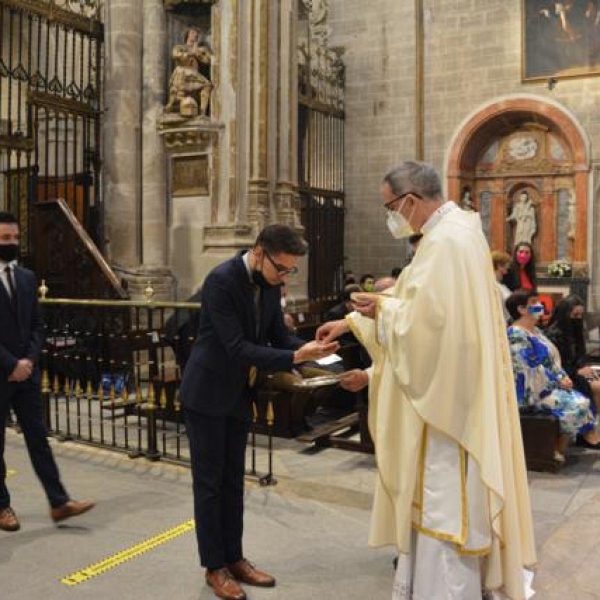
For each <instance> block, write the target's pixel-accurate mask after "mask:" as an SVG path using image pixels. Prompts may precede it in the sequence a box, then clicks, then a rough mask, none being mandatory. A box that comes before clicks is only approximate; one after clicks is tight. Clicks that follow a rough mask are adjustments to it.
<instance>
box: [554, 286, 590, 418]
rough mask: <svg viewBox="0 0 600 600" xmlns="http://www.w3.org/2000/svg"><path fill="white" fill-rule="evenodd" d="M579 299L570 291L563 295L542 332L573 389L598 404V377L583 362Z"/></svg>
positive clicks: (581, 316) (583, 345)
mask: <svg viewBox="0 0 600 600" xmlns="http://www.w3.org/2000/svg"><path fill="white" fill-rule="evenodd" d="M584 313H585V305H584V303H583V300H582V299H581V298H580V297H579V296H576V295H575V294H572V295H570V296H567V297H566V298H563V299H562V300H561V301H560V302H559V303H558V304H557V305H556V308H555V309H554V312H553V313H552V316H551V317H550V321H549V323H548V328H547V329H546V336H547V337H548V338H549V339H550V340H551V341H552V342H553V343H554V345H555V346H556V347H557V348H558V351H559V353H560V359H561V362H562V366H563V368H564V369H565V371H566V372H567V374H568V375H569V377H570V378H571V379H572V380H573V385H574V386H575V389H577V390H579V391H580V392H581V393H582V394H585V395H586V396H587V397H588V398H590V399H593V401H594V403H593V406H594V408H596V410H597V409H598V407H600V378H599V377H598V375H597V374H596V372H595V371H594V369H592V368H591V367H590V366H589V365H588V364H586V349H585V337H584V334H583V315H584Z"/></svg>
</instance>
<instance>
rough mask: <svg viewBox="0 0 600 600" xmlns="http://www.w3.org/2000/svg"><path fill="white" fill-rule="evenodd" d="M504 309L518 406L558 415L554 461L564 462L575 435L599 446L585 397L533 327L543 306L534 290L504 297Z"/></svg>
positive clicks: (594, 424) (547, 343)
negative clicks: (507, 320)
mask: <svg viewBox="0 0 600 600" xmlns="http://www.w3.org/2000/svg"><path fill="white" fill-rule="evenodd" d="M506 308H507V309H508V312H509V314H510V316H511V317H512V319H513V322H512V325H511V326H510V327H509V328H508V340H509V343H510V351H511V357H512V363H513V370H514V374H515V385H516V389H517V399H518V402H519V406H522V407H525V406H535V407H537V408H539V409H540V410H541V411H543V412H547V413H549V414H553V415H554V416H556V417H557V418H558V422H559V429H560V438H559V443H558V447H557V448H556V454H555V458H556V460H559V461H561V462H562V461H564V451H565V449H566V447H567V446H568V444H569V441H570V440H571V439H573V438H575V437H576V436H577V435H580V436H582V438H583V439H584V440H585V441H586V442H587V443H586V445H587V447H588V448H594V449H600V436H599V435H598V433H597V432H596V418H595V417H594V415H593V414H592V412H591V410H590V400H589V398H586V397H585V396H584V395H583V394H581V393H579V392H578V391H576V390H575V389H574V388H573V382H572V381H571V379H570V378H569V376H568V375H567V373H566V372H565V370H564V369H563V368H562V367H561V364H560V355H559V353H558V350H557V349H556V347H555V346H554V344H552V342H551V341H550V340H549V339H548V338H547V337H546V336H545V335H544V334H543V333H542V331H541V330H540V329H539V328H538V327H537V323H538V320H539V319H540V317H541V316H542V315H543V313H544V307H543V305H542V304H541V303H540V302H538V298H537V296H536V295H535V293H534V292H531V291H525V290H520V291H517V292H514V293H513V294H511V295H510V296H509V297H508V298H507V300H506Z"/></svg>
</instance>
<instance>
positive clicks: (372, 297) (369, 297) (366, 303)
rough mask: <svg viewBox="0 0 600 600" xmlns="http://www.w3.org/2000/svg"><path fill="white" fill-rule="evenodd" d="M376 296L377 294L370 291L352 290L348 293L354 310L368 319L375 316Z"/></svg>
mask: <svg viewBox="0 0 600 600" xmlns="http://www.w3.org/2000/svg"><path fill="white" fill-rule="evenodd" d="M378 297H379V294H375V293H372V292H354V293H353V294H351V295H350V299H351V300H352V306H353V308H354V310H355V311H356V312H357V313H360V314H361V315H362V316H363V317H368V318H369V319H374V318H375V309H376V308H377V300H378Z"/></svg>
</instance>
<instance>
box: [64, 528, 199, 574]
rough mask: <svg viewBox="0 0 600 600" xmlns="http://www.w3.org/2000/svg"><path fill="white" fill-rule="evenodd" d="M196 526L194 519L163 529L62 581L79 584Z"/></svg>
mask: <svg viewBox="0 0 600 600" xmlns="http://www.w3.org/2000/svg"><path fill="white" fill-rule="evenodd" d="M194 527H195V523H194V519H190V520H189V521H185V522H184V523H182V524H181V525H177V526H176V527H172V528H171V529H167V531H163V532H162V533H159V534H158V535H155V536H154V537H151V538H149V539H147V540H145V541H143V542H141V543H139V544H136V545H135V546H131V548H127V549H126V550H121V551H120V552H117V553H116V554H113V555H112V556H109V557H108V558H105V559H104V560H101V561H100V562H97V563H95V564H93V565H90V566H89V567H86V568H85V569H81V571H77V572H76V573H72V574H71V575H67V576H66V577H63V578H62V579H61V583H64V584H65V585H77V584H79V583H83V582H84V581H87V580H88V579H90V578H92V577H96V576H97V575H100V574H102V573H104V572H105V571H108V570H110V569H113V568H114V567H117V566H118V565H120V564H121V563H124V562H125V561H128V560H131V559H132V558H135V557H136V556H139V555H140V554H144V552H148V550H152V549H153V548H156V546H160V545H161V544H164V543H165V542H168V541H169V540H172V539H173V538H176V537H178V536H180V535H182V534H183V533H187V532H188V531H192V530H193V529H194Z"/></svg>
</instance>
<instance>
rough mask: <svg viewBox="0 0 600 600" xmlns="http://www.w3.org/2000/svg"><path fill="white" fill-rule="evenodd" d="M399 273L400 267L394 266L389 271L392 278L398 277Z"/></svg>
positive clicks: (400, 271)
mask: <svg viewBox="0 0 600 600" xmlns="http://www.w3.org/2000/svg"><path fill="white" fill-rule="evenodd" d="M400 273H402V267H394V268H393V269H392V270H391V271H390V275H391V276H392V277H393V278H394V279H398V277H400Z"/></svg>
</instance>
